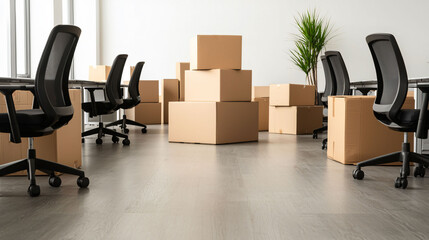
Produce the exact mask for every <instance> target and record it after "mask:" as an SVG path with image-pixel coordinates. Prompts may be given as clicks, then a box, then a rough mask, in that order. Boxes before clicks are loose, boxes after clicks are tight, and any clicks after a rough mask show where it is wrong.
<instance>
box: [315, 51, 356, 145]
mask: <svg viewBox="0 0 429 240" xmlns="http://www.w3.org/2000/svg"><path fill="white" fill-rule="evenodd" d="M325 57H326V60H327V61H328V63H329V65H330V66H331V67H332V71H331V72H330V73H331V75H334V77H333V79H335V89H336V93H335V94H334V95H336V96H344V95H350V94H351V90H350V78H349V74H348V72H347V68H346V64H345V63H344V60H343V57H342V56H341V53H340V52H338V51H326V52H325ZM328 69H330V68H328ZM327 142H328V139H327V138H325V139H323V141H322V149H326V146H327Z"/></svg>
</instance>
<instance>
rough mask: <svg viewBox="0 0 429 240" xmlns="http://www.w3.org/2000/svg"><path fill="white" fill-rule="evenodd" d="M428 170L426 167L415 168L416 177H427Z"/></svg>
mask: <svg viewBox="0 0 429 240" xmlns="http://www.w3.org/2000/svg"><path fill="white" fill-rule="evenodd" d="M425 174H426V169H425V168H424V167H415V168H414V177H418V176H420V177H425Z"/></svg>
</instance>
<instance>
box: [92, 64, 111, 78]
mask: <svg viewBox="0 0 429 240" xmlns="http://www.w3.org/2000/svg"><path fill="white" fill-rule="evenodd" d="M110 68H111V67H110V66H106V65H97V66H89V80H90V81H99V82H102V81H106V80H107V77H108V76H109V73H110Z"/></svg>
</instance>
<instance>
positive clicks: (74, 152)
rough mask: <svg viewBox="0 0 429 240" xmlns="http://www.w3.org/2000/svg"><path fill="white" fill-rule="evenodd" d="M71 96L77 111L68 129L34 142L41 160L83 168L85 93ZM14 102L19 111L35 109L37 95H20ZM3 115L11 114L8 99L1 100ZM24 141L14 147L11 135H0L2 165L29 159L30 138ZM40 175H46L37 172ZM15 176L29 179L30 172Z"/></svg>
mask: <svg viewBox="0 0 429 240" xmlns="http://www.w3.org/2000/svg"><path fill="white" fill-rule="evenodd" d="M69 94H70V100H71V103H72V105H73V107H74V114H73V118H72V119H71V120H70V121H69V122H68V124H67V125H65V126H63V127H61V128H59V129H58V130H56V131H55V132H54V133H52V134H51V135H47V136H43V137H37V138H34V148H35V149H36V157H37V158H40V159H45V160H47V161H51V162H57V163H60V164H64V165H67V166H69V167H74V168H79V167H81V165H82V141H81V132H82V126H81V117H82V115H81V114H82V111H81V108H80V106H81V91H80V90H79V89H71V90H70V91H69ZM13 98H14V103H15V107H16V110H23V109H31V108H32V102H33V94H32V93H31V92H28V91H16V92H15V93H14V94H13ZM0 112H7V107H6V103H5V101H4V98H0ZM21 141H22V142H21V143H19V144H15V143H11V142H9V134H7V133H0V164H5V163H9V162H13V161H16V160H20V159H24V158H26V157H27V150H28V141H27V138H22V139H21ZM36 174H37V175H40V174H44V173H42V172H39V171H37V172H36ZM11 175H27V171H20V172H17V173H14V174H11Z"/></svg>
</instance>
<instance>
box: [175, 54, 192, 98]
mask: <svg viewBox="0 0 429 240" xmlns="http://www.w3.org/2000/svg"><path fill="white" fill-rule="evenodd" d="M189 69H190V63H188V62H178V63H176V78H177V79H179V85H180V91H179V100H180V101H185V82H186V81H185V79H186V77H185V71H187V70H189Z"/></svg>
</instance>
